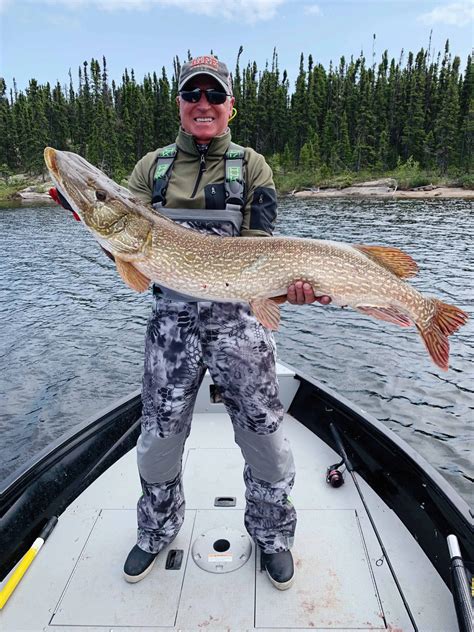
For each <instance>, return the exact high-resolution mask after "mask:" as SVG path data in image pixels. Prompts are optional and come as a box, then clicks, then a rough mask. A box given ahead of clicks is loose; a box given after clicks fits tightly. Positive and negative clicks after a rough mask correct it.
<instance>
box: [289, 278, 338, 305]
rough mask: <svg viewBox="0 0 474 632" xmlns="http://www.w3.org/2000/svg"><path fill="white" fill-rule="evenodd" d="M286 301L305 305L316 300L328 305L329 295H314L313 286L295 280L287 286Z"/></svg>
mask: <svg viewBox="0 0 474 632" xmlns="http://www.w3.org/2000/svg"><path fill="white" fill-rule="evenodd" d="M287 300H288V303H291V304H292V305H305V304H308V303H314V302H315V301H317V302H318V303H321V305H328V304H329V303H330V302H331V297H330V296H326V295H324V296H315V295H314V292H313V288H312V287H311V285H310V284H309V283H304V282H303V281H296V282H295V283H292V284H291V285H290V286H289V287H288V295H287Z"/></svg>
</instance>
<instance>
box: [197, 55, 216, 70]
mask: <svg viewBox="0 0 474 632" xmlns="http://www.w3.org/2000/svg"><path fill="white" fill-rule="evenodd" d="M191 65H192V66H193V68H194V66H211V68H213V69H214V70H217V69H218V68H219V61H218V60H217V59H216V58H215V57H211V56H209V55H203V56H202V57H196V58H195V59H193V60H192V61H191Z"/></svg>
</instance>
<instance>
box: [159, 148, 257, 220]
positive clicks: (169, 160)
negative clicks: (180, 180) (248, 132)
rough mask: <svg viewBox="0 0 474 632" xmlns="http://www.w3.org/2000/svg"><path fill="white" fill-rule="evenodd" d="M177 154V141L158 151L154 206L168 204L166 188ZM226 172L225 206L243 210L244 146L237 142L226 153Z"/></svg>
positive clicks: (230, 208) (233, 209) (234, 209)
mask: <svg viewBox="0 0 474 632" xmlns="http://www.w3.org/2000/svg"><path fill="white" fill-rule="evenodd" d="M177 154H178V148H177V146H176V143H172V144H171V145H167V146H166V147H163V149H160V150H159V152H158V156H157V160H156V168H155V174H154V176H153V196H152V200H151V202H152V204H153V206H165V204H166V189H167V188H168V183H169V180H170V177H171V172H172V169H173V164H174V161H175V160H176V156H177ZM224 173H225V179H224V190H225V208H226V210H230V211H241V210H242V209H243V207H244V205H245V180H244V148H243V147H241V146H240V145H237V144H236V143H232V142H231V143H230V145H229V148H228V149H227V151H226V153H225V154H224Z"/></svg>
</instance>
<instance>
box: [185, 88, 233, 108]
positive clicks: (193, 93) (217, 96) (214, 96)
mask: <svg viewBox="0 0 474 632" xmlns="http://www.w3.org/2000/svg"><path fill="white" fill-rule="evenodd" d="M202 94H205V95H206V99H207V101H208V103H210V104H211V105H222V104H223V103H225V100H226V99H227V97H228V96H229V95H228V94H226V93H225V92H220V91H219V90H214V89H213V88H209V89H208V90H201V88H195V89H194V90H182V91H181V92H180V93H179V95H180V97H181V98H182V99H184V100H185V101H187V102H188V103H198V102H199V101H200V100H201V95H202Z"/></svg>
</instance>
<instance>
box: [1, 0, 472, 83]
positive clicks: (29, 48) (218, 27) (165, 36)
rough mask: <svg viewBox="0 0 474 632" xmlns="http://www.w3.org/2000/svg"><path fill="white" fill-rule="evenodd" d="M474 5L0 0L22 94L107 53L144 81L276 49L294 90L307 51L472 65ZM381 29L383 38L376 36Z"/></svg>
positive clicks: (11, 72) (9, 63) (7, 65)
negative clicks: (197, 60)
mask: <svg viewBox="0 0 474 632" xmlns="http://www.w3.org/2000/svg"><path fill="white" fill-rule="evenodd" d="M473 25H474V3H473V2H465V1H460V2H450V1H449V0H448V1H447V2H446V1H444V2H443V1H433V0H397V1H392V0H365V1H360V0H344V1H339V0H322V1H320V2H317V3H315V2H311V1H303V0H301V1H300V0H0V76H2V77H4V79H5V80H6V83H7V89H10V88H11V87H12V85H13V78H15V79H16V83H17V86H18V89H19V90H24V89H25V88H27V87H28V82H29V80H30V79H31V78H35V79H36V80H37V81H39V83H46V82H47V81H49V82H50V83H51V84H55V83H56V82H57V81H59V82H60V83H61V84H62V85H65V84H68V82H69V78H68V73H69V70H71V72H72V76H73V80H74V82H75V84H76V85H77V72H78V67H79V66H80V65H82V63H83V62H84V61H86V60H87V61H90V59H91V58H95V59H99V60H101V59H102V56H105V57H106V59H107V66H108V69H109V77H110V79H115V80H116V81H118V82H120V81H121V77H122V73H123V71H124V69H125V68H128V69H131V68H133V69H134V71H135V76H136V78H137V80H138V81H141V80H142V78H143V76H144V75H145V74H147V73H149V72H153V71H157V72H158V73H161V68H162V67H163V66H164V67H165V68H166V70H167V73H168V76H169V77H170V76H171V73H172V63H173V57H174V56H175V55H178V57H179V58H180V60H185V59H186V58H187V54H188V50H189V51H190V52H191V54H192V55H193V56H198V55H202V54H209V53H210V52H211V51H213V52H214V53H215V54H217V56H218V57H219V58H220V59H221V60H222V61H225V62H226V63H227V64H228V66H229V68H230V69H231V70H233V69H234V68H235V62H236V58H237V53H238V50H239V47H240V46H241V45H242V46H243V49H244V50H243V54H242V56H241V68H242V67H243V66H246V65H247V63H248V62H253V61H254V60H255V61H256V62H257V66H258V68H259V69H263V68H264V66H265V63H266V61H269V62H270V63H271V59H272V55H273V49H274V48H276V50H277V53H278V60H279V67H280V70H281V71H283V70H284V69H286V70H287V72H288V75H289V78H290V82H291V86H292V87H294V81H295V79H296V75H297V72H298V66H299V60H300V55H301V53H303V54H304V55H305V58H307V56H308V54H312V56H313V59H314V60H315V62H316V63H322V64H323V65H324V66H325V67H326V68H328V66H329V63H330V61H331V60H332V61H333V62H334V63H338V61H339V59H340V57H341V56H342V55H344V56H345V57H346V59H349V58H350V57H351V55H353V56H354V57H357V56H358V55H359V54H360V52H361V51H363V52H364V54H365V57H366V59H367V60H368V63H372V59H373V58H374V59H375V61H376V62H378V61H379V60H380V57H381V55H382V53H383V51H384V50H388V53H389V58H392V57H395V58H396V59H399V57H400V54H401V51H402V49H403V50H404V51H405V60H406V53H407V52H408V51H412V52H417V51H418V50H420V48H422V47H423V48H425V49H426V48H427V47H428V43H429V40H430V33H431V32H432V36H431V51H433V52H434V54H437V53H438V52H439V51H443V50H444V44H445V41H446V39H449V41H450V49H451V51H452V53H453V55H459V56H460V57H461V68H462V69H464V68H465V65H466V61H467V56H468V55H469V54H471V53H472V47H473V45H474V26H473ZM374 35H375V40H374Z"/></svg>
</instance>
